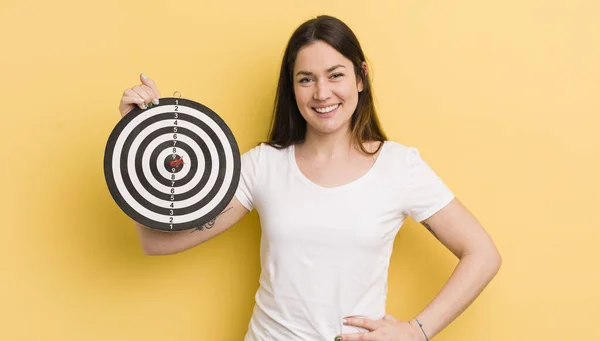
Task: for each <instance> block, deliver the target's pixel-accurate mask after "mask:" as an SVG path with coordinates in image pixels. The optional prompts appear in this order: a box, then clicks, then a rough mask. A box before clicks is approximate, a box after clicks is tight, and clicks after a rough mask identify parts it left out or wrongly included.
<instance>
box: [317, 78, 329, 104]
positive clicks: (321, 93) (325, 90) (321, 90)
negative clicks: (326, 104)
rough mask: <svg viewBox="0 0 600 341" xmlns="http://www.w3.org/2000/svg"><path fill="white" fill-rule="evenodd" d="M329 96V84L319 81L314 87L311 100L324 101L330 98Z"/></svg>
mask: <svg viewBox="0 0 600 341" xmlns="http://www.w3.org/2000/svg"><path fill="white" fill-rule="evenodd" d="M331 94H332V92H331V89H330V88H329V84H328V83H327V82H326V81H319V82H317V86H316V87H315V92H314V94H313V99H315V100H317V101H325V100H327V99H329V98H330V97H331Z"/></svg>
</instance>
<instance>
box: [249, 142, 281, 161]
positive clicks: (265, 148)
mask: <svg viewBox="0 0 600 341" xmlns="http://www.w3.org/2000/svg"><path fill="white" fill-rule="evenodd" d="M289 148H291V146H290V147H284V148H281V147H275V146H272V145H270V144H268V143H265V142H261V143H259V144H258V145H256V146H254V147H252V148H250V149H249V150H248V151H246V152H244V153H242V155H243V156H246V155H248V156H252V157H258V156H264V155H277V154H283V153H286V152H287V151H288V150H289Z"/></svg>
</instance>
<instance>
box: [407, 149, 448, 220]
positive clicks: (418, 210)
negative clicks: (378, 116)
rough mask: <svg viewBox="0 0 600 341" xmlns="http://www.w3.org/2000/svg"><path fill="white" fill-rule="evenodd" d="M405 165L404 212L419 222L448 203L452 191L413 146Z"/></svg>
mask: <svg viewBox="0 0 600 341" xmlns="http://www.w3.org/2000/svg"><path fill="white" fill-rule="evenodd" d="M407 165H408V176H407V177H406V179H407V185H406V189H407V192H406V193H407V197H406V201H405V214H406V215H408V216H410V217H411V218H412V219H413V220H415V221H417V222H421V221H423V220H425V219H427V218H429V217H431V216H432V215H433V214H434V213H436V212H437V211H439V210H440V209H442V208H443V207H444V206H446V205H447V204H448V203H450V201H452V199H453V198H454V193H452V191H451V190H450V189H449V188H448V186H446V184H445V183H444V182H443V181H442V179H441V178H440V177H439V176H438V175H437V174H436V173H435V171H434V170H433V169H432V168H431V167H430V166H429V165H428V164H427V163H426V162H425V161H424V160H423V159H422V158H421V155H420V153H419V151H418V150H417V149H416V148H414V147H410V148H409V150H408V153H407Z"/></svg>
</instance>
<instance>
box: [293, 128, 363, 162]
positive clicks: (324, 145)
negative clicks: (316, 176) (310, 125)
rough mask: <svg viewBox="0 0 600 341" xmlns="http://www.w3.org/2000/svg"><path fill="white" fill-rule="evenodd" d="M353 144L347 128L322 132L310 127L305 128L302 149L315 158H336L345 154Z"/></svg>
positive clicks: (350, 149)
mask: <svg viewBox="0 0 600 341" xmlns="http://www.w3.org/2000/svg"><path fill="white" fill-rule="evenodd" d="M352 146H353V140H352V134H351V133H350V130H349V129H345V130H340V131H339V132H334V133H329V134H322V133H319V132H316V131H314V130H312V129H307V131H306V138H305V140H304V143H302V147H301V148H302V149H303V150H304V151H305V152H306V153H307V154H308V155H312V156H314V157H316V158H326V159H330V158H336V157H340V156H347V155H348V154H349V153H350V152H351V151H352V149H354V148H352Z"/></svg>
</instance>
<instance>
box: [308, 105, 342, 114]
mask: <svg viewBox="0 0 600 341" xmlns="http://www.w3.org/2000/svg"><path fill="white" fill-rule="evenodd" d="M332 105H337V108H335V109H333V110H331V111H330V112H328V113H325V114H323V113H320V112H318V111H316V110H315V109H322V108H327V107H330V106H332ZM341 106H342V103H334V104H329V105H324V106H318V107H311V109H312V110H313V111H314V112H315V113H316V114H317V115H318V116H319V117H321V118H328V117H331V116H333V115H335V113H336V112H337V111H338V109H339V108H340V107H341Z"/></svg>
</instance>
